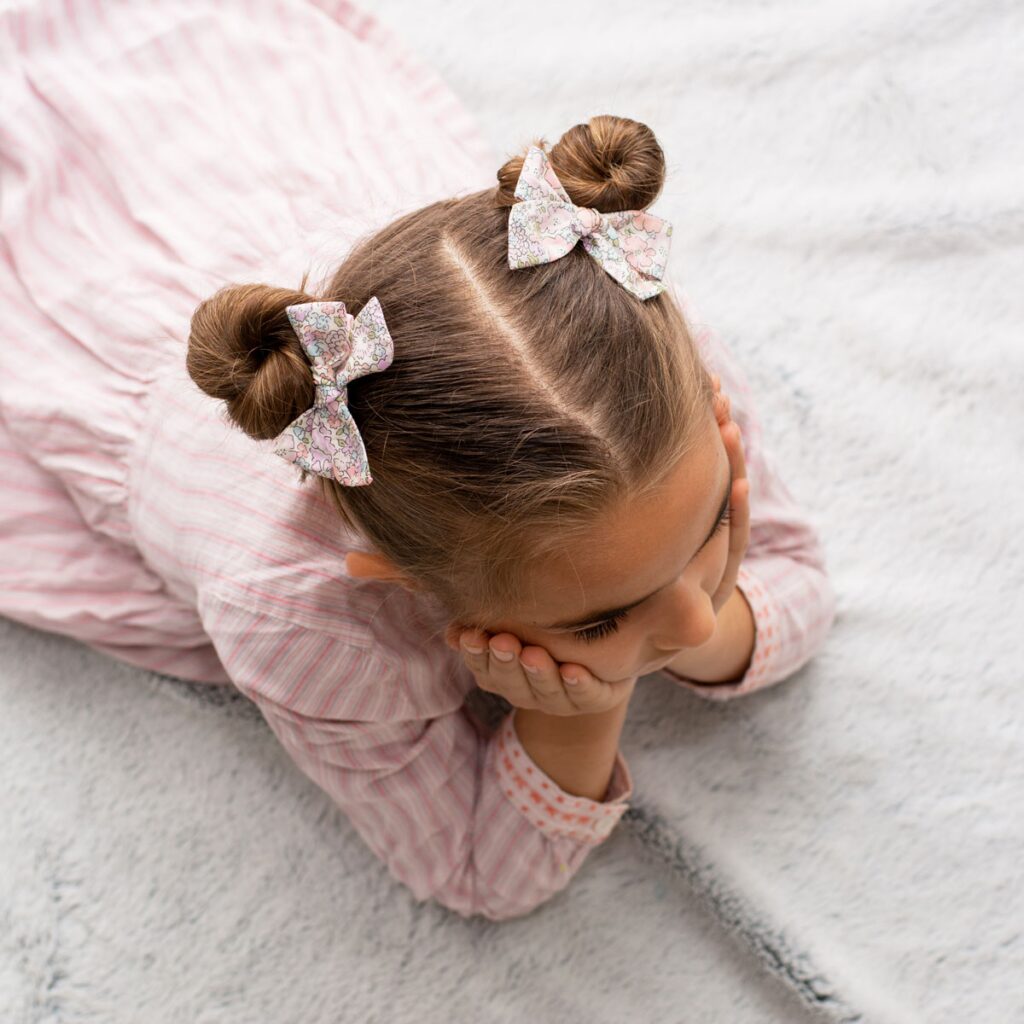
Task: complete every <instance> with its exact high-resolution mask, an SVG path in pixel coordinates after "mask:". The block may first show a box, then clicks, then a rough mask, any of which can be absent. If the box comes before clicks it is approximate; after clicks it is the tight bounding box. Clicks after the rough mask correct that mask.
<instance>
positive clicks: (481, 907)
mask: <svg viewBox="0 0 1024 1024" xmlns="http://www.w3.org/2000/svg"><path fill="white" fill-rule="evenodd" d="M249 600H252V599H249ZM199 609H200V614H201V615H202V618H203V626H204V629H205V630H206V631H207V633H208V634H209V635H210V637H211V639H212V640H213V643H214V646H215V648H216V650H217V653H218V655H219V657H220V658H221V661H222V662H223V664H224V667H225V669H226V670H227V672H228V674H229V676H230V677H231V679H232V681H233V682H234V684H235V685H236V686H237V687H238V689H239V690H241V692H242V693H244V694H245V695H246V696H248V697H249V698H250V699H251V700H253V701H254V702H255V703H256V705H257V706H258V707H259V709H260V711H261V712H262V714H263V717H264V718H265V719H266V721H267V724H268V725H269V726H270V728H271V730H272V731H273V733H274V734H275V736H276V737H277V739H278V740H279V741H280V742H281V744H282V745H283V746H284V748H285V749H286V750H287V751H288V753H289V755H290V756H291V758H292V759H293V760H294V761H295V763H296V765H297V766H298V767H299V769H300V770H301V771H303V772H304V773H305V774H306V775H307V776H308V777H309V778H310V779H312V781H313V782H315V783H316V784H317V785H318V786H319V787H320V788H321V789H323V790H324V791H325V792H326V793H327V794H328V795H329V796H330V797H331V799H332V800H333V801H334V802H335V803H336V804H337V805H338V806H339V807H340V808H341V809H342V810H343V811H344V812H345V814H346V816H347V817H348V819H349V821H350V822H351V823H352V825H353V827H354V828H355V830H356V831H357V832H358V833H359V835H360V836H361V837H362V838H363V840H364V841H365V842H366V844H367V845H368V846H369V847H370V849H372V850H373V852H374V853H375V854H376V855H377V856H378V857H379V858H380V859H381V860H382V861H383V862H384V863H385V864H386V865H387V867H388V870H389V871H390V872H391V874H392V875H393V876H394V877H395V878H396V879H397V880H398V881H400V882H402V883H403V884H404V885H406V886H407V887H408V888H409V889H410V890H411V891H412V893H413V895H414V896H415V897H416V899H418V900H426V899H433V900H435V901H437V902H438V903H441V904H442V905H444V906H446V907H448V908H449V909H451V910H454V911H456V912H457V913H459V914H461V915H463V916H466V917H468V916H471V915H474V914H479V915H482V916H484V917H486V918H489V919H491V920H494V921H500V920H505V919H507V918H512V917H518V916H521V915H523V914H527V913H529V912H530V911H532V910H533V909H535V908H536V907H537V906H539V905H540V904H542V903H544V902H545V901H546V900H548V899H550V898H551V897H552V896H554V895H555V894H556V893H558V892H559V891H560V890H562V889H564V888H565V887H566V886H567V885H568V884H569V882H570V881H571V879H572V878H573V876H574V875H575V874H576V872H577V871H578V870H579V869H580V867H581V866H582V864H583V862H584V860H585V859H586V857H587V855H588V854H589V853H590V851H591V850H592V849H593V848H594V847H595V846H597V845H599V844H600V843H602V842H604V840H605V839H607V837H608V835H609V834H610V833H611V832H612V830H613V829H614V828H615V825H616V824H617V823H618V821H619V818H620V817H621V816H622V814H623V813H624V812H625V810H626V809H627V807H628V806H629V805H628V804H627V803H626V800H627V798H628V797H629V796H631V795H632V792H633V783H632V779H631V777H630V773H629V768H628V766H627V764H626V762H625V760H624V759H623V757H622V754H621V753H620V752H618V751H616V753H615V758H614V763H613V765H612V771H611V778H610V781H609V783H608V786H607V789H606V791H605V793H604V795H603V799H602V800H593V799H590V798H588V797H586V796H580V795H576V794H574V793H571V792H568V791H567V790H565V789H562V788H561V787H560V786H559V785H558V784H557V783H556V782H555V781H554V780H553V779H552V778H551V777H549V776H548V775H547V774H545V772H544V771H542V770H541V768H540V767H539V766H538V765H537V764H536V763H535V762H534V761H533V760H532V759H531V757H530V756H529V754H528V753H527V752H526V750H525V749H524V747H523V745H522V744H521V743H520V742H519V738H518V736H517V733H516V730H515V728H514V726H513V715H512V714H511V713H510V714H508V715H506V716H505V718H504V719H503V720H502V721H501V722H500V724H499V725H498V728H497V729H496V730H495V731H494V733H493V734H489V731H488V730H487V729H486V727H485V726H483V725H482V723H479V720H475V719H474V718H473V717H471V716H470V714H469V713H467V710H466V709H465V708H464V707H463V704H464V701H465V695H466V692H467V690H468V689H469V688H470V687H471V685H472V679H471V676H470V673H469V670H468V669H467V668H466V667H465V665H463V664H462V663H461V661H460V660H459V657H458V655H457V654H455V653H454V652H452V651H450V650H449V648H448V647H447V646H445V645H444V644H435V645H422V644H417V645H414V646H412V647H410V648H408V649H407V648H404V647H401V646H400V645H398V644H396V648H395V651H390V650H389V651H382V650H380V649H379V645H372V646H362V645H360V646H356V644H355V643H353V642H352V641H353V639H358V638H353V637H352V636H345V635H343V634H344V633H345V629H346V628H347V627H346V626H345V625H344V624H342V623H340V621H339V625H338V635H335V634H333V633H327V632H325V631H324V630H323V629H316V628H310V627H309V625H308V624H306V623H300V622H296V621H290V620H288V619H286V618H282V617H280V616H279V615H275V614H270V613H269V612H268V611H267V610H266V607H265V606H263V605H255V604H254V605H253V606H252V607H247V599H246V598H245V597H244V596H242V595H240V594H235V593H234V592H232V593H230V594H228V593H225V592H223V591H221V592H215V590H214V589H213V588H208V589H205V590H204V591H203V592H202V593H201V595H200V600H199ZM407 651H408V653H407ZM416 652H418V653H416Z"/></svg>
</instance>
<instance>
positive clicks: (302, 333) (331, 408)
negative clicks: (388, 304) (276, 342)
mask: <svg viewBox="0 0 1024 1024" xmlns="http://www.w3.org/2000/svg"><path fill="white" fill-rule="evenodd" d="M285 312H286V313H287V315H288V320H289V322H290V323H291V325H292V328H293V329H294V331H295V333H296V334H297V335H298V338H299V342H300V344H301V345H302V350H303V351H304V352H305V353H306V356H307V358H308V359H309V362H310V364H311V366H312V368H313V381H314V383H315V384H316V397H315V398H314V400H313V405H312V406H311V407H310V408H309V409H307V410H306V411H305V412H304V413H302V414H301V415H300V416H298V417H297V418H296V419H295V420H293V421H292V422H291V423H290V424H289V425H288V426H287V427H286V428H285V429H284V430H283V431H282V432H281V433H280V434H279V435H278V436H277V437H276V438H274V444H275V448H274V453H275V454H276V455H280V456H281V457H282V458H283V459H285V460H286V461H288V462H294V463H295V464H296V465H298V466H301V467H302V468H303V469H305V470H306V471H308V472H310V473H315V474H317V475H318V476H327V477H332V478H333V479H334V480H336V481H337V482H338V483H340V484H344V485H346V486H359V485H363V484H369V483H372V482H373V477H372V476H371V475H370V467H369V463H368V461H367V457H366V449H365V447H364V446H363V439H362V437H360V435H359V430H358V429H357V428H356V424H355V421H354V420H353V419H352V414H351V412H349V408H348V388H347V385H348V384H349V383H350V382H351V381H353V380H356V379H357V378H358V377H364V376H366V374H369V373H379V372H380V371H381V370H385V369H387V368H388V367H389V366H390V365H391V361H392V359H393V358H394V354H395V349H394V342H393V340H392V338H391V334H390V332H389V331H388V328H387V324H386V323H385V322H384V314H383V311H382V310H381V308H380V302H379V301H378V300H377V298H376V296H374V297H373V298H371V299H370V300H369V302H367V303H366V305H365V306H364V307H363V308H362V309H361V310H360V312H359V315H358V316H356V317H353V316H352V314H351V313H349V312H348V311H347V310H346V309H345V303H344V302H304V303H299V304H297V305H293V306H288V307H287V308H286V310H285Z"/></svg>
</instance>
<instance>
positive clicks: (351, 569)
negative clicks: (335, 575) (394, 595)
mask: <svg viewBox="0 0 1024 1024" xmlns="http://www.w3.org/2000/svg"><path fill="white" fill-rule="evenodd" d="M345 569H346V570H347V571H348V574H349V575H350V576H354V577H356V579H372V580H386V581H388V582H391V583H397V584H399V586H402V587H405V589H406V590H419V589H420V588H419V586H418V584H416V583H414V582H413V581H412V580H410V579H409V578H408V577H406V576H405V574H404V573H403V572H402V571H401V570H400V569H399V568H398V567H397V566H396V565H395V564H394V562H392V561H391V560H390V559H389V558H387V557H386V556H384V555H379V554H376V553H375V552H369V551H350V552H349V553H348V554H347V555H345Z"/></svg>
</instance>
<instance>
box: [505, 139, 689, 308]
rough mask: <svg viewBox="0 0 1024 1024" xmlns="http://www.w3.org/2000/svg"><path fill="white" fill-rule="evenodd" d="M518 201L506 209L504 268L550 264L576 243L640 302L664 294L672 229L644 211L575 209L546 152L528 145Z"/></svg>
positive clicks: (584, 207) (517, 187)
mask: <svg viewBox="0 0 1024 1024" xmlns="http://www.w3.org/2000/svg"><path fill="white" fill-rule="evenodd" d="M514 195H515V197H516V198H517V199H519V200H520V202H518V203H515V204H514V205H513V206H512V208H511V209H510V210H509V216H508V265H509V268H510V269H512V270H518V269H520V268H522V267H532V266H536V265H537V264H539V263H550V262H551V261H552V260H557V259H560V258H561V257H562V256H564V255H565V254H566V253H567V252H569V251H570V250H571V249H572V248H573V247H574V246H575V245H576V243H577V242H580V243H581V244H582V245H583V248H584V249H585V250H586V251H587V252H588V253H589V254H590V255H591V256H592V257H593V258H594V259H596V260H597V261H598V263H600V264H601V266H602V267H603V268H604V269H605V271H607V273H608V274H610V275H611V276H612V277H613V278H615V280H616V281H618V282H619V284H621V285H622V286H623V287H624V288H626V289H628V290H629V291H630V292H632V293H633V294H634V295H636V296H637V297H638V298H640V299H650V298H653V297H654V296H655V295H658V294H660V293H661V292H663V291H664V290H665V285H664V284H662V283H661V278H662V277H664V275H665V264H666V263H667V262H668V253H669V247H670V245H671V241H672V225H671V224H670V223H669V222H668V221H666V220H664V219H662V218H661V217H656V216H655V215H654V214H651V213H647V212H646V211H645V210H621V211H617V212H615V213H601V212H600V211H599V210H596V209H594V208H593V207H586V206H576V205H575V204H574V203H573V202H572V200H571V199H570V198H569V194H568V193H567V192H566V191H565V188H564V187H563V186H562V183H561V182H560V181H559V180H558V177H557V176H556V175H555V172H554V168H552V166H551V163H550V161H549V160H548V158H547V154H546V153H545V152H544V150H542V149H541V148H540V147H539V146H531V147H530V148H529V150H528V151H527V154H526V157H525V159H524V160H523V169H522V171H521V172H520V175H519V180H518V181H517V182H516V189H515V193H514Z"/></svg>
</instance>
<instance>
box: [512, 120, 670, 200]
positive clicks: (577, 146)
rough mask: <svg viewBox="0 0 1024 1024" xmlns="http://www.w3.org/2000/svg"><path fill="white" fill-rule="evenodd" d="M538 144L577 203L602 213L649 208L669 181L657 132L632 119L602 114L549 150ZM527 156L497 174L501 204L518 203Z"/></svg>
mask: <svg viewBox="0 0 1024 1024" xmlns="http://www.w3.org/2000/svg"><path fill="white" fill-rule="evenodd" d="M534 145H536V146H538V147H540V148H541V149H543V150H544V151H545V152H546V153H547V156H548V160H549V161H550V162H551V166H552V168H553V169H554V172H555V174H556V175H557V176H558V180H559V181H560V182H561V183H562V185H563V186H564V188H565V191H566V192H567V193H568V194H569V198H570V199H571V200H572V201H573V203H575V204H576V205H577V206H587V207H592V208H593V209H595V210H599V211H600V212H601V213H614V212H616V211H618V210H644V209H646V208H647V207H648V206H650V205H651V204H652V203H653V202H654V201H655V199H657V198H658V195H659V194H660V192H661V189H662V186H663V185H664V183H665V154H664V152H663V150H662V148H661V146H660V145H659V144H658V140H657V138H656V137H655V135H654V132H652V131H651V129H650V128H648V127H647V125H645V124H643V123H642V122H640V121H634V120H632V119H630V118H628V117H616V116H614V115H613V114H599V115H597V116H596V117H592V118H591V119H590V120H589V121H588V122H587V123H586V124H577V125H574V126H573V127H572V128H570V129H569V130H568V131H567V132H566V133H565V134H564V135H563V136H562V137H561V138H560V139H559V140H558V142H556V143H555V144H554V146H552V147H551V149H550V150H548V149H547V147H546V143H545V141H544V139H539V140H538V141H537V142H535V143H534ZM524 157H525V154H519V155H517V156H514V157H511V158H510V159H509V160H507V161H506V162H505V163H504V165H503V166H502V167H501V169H500V170H499V171H498V199H499V202H500V203H501V205H502V206H512V205H513V204H514V203H516V202H518V200H517V199H516V198H515V189H516V182H517V181H518V180H519V174H520V172H521V171H522V169H523V159H524Z"/></svg>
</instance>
